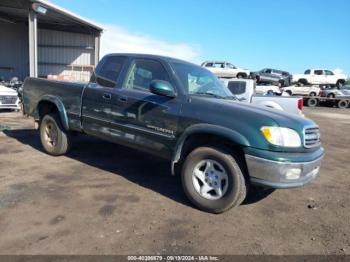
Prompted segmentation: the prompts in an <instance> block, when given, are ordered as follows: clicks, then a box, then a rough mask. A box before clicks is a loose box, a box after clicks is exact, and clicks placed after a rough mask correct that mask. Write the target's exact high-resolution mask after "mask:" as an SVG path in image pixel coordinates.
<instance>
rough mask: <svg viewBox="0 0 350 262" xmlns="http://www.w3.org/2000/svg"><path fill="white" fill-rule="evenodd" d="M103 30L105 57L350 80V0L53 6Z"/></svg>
mask: <svg viewBox="0 0 350 262" xmlns="http://www.w3.org/2000/svg"><path fill="white" fill-rule="evenodd" d="M51 2H53V3H55V4H57V5H59V6H61V7H64V8H66V9H68V10H70V11H73V12H75V13H77V14H79V15H81V16H83V17H85V18H87V19H89V20H91V21H94V22H96V23H98V24H100V25H101V26H102V27H103V28H104V29H105V30H104V33H103V35H102V40H101V42H102V43H101V53H102V54H106V53H111V52H112V53H116V52H139V53H152V54H160V55H168V56H172V57H177V58H182V59H184V60H188V61H192V62H195V63H198V64H199V63H201V62H203V61H205V60H225V61H229V62H231V63H233V64H235V65H237V66H240V67H243V68H247V69H250V70H252V71H255V70H260V69H262V68H265V67H270V68H276V69H282V70H287V71H289V72H291V73H302V72H304V71H305V69H308V68H325V69H331V70H337V71H343V72H344V73H346V74H347V75H349V76H350V0H332V1H331V0H304V1H303V0H249V1H246V0H74V1H72V0H51Z"/></svg>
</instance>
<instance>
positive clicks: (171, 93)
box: [149, 80, 176, 98]
mask: <svg viewBox="0 0 350 262" xmlns="http://www.w3.org/2000/svg"><path fill="white" fill-rule="evenodd" d="M149 89H150V91H151V92H152V93H153V94H155V95H159V96H167V97H171V98H174V97H176V92H175V89H174V87H173V86H172V85H171V84H170V83H169V82H167V81H163V80H153V81H152V82H151V84H150V88H149Z"/></svg>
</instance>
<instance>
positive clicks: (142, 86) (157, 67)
mask: <svg viewBox="0 0 350 262" xmlns="http://www.w3.org/2000/svg"><path fill="white" fill-rule="evenodd" d="M153 80H163V81H168V82H169V75H168V73H167V72H166V70H165V68H164V67H163V66H162V64H161V63H159V62H157V61H154V60H146V59H136V60H135V61H134V62H133V63H132V64H131V66H130V69H129V72H128V75H127V77H126V79H125V82H124V84H123V87H124V88H127V89H138V90H146V91H149V88H150V84H151V82H152V81H153Z"/></svg>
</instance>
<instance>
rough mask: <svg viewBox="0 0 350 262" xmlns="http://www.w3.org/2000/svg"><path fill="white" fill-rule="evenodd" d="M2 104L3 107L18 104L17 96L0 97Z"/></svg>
mask: <svg viewBox="0 0 350 262" xmlns="http://www.w3.org/2000/svg"><path fill="white" fill-rule="evenodd" d="M0 102H1V104H3V105H13V104H16V102H17V96H0Z"/></svg>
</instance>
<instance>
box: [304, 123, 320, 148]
mask: <svg viewBox="0 0 350 262" xmlns="http://www.w3.org/2000/svg"><path fill="white" fill-rule="evenodd" d="M320 144H321V133H320V129H319V128H318V127H308V128H305V129H304V146H305V147H307V148H310V147H316V146H319V145H320Z"/></svg>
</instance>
